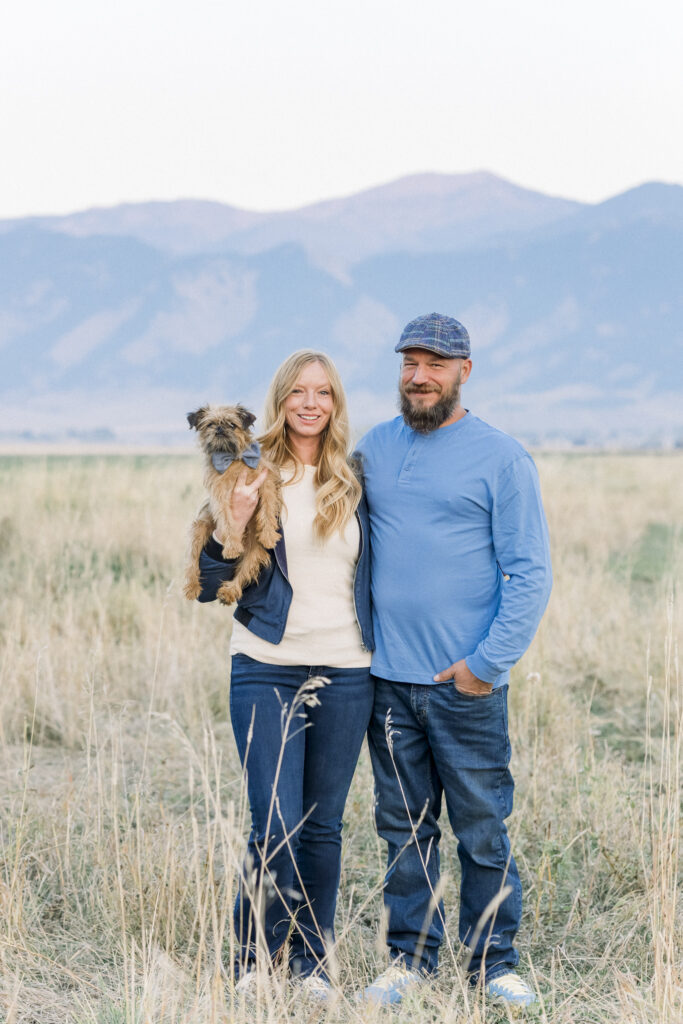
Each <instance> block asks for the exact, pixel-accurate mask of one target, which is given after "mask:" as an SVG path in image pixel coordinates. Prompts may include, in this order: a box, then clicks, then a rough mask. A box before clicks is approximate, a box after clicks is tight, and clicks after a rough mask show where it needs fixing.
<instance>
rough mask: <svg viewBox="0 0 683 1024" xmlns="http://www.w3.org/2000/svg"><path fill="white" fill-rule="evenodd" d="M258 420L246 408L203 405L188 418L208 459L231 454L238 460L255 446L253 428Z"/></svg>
mask: <svg viewBox="0 0 683 1024" xmlns="http://www.w3.org/2000/svg"><path fill="white" fill-rule="evenodd" d="M255 419H256V417H255V416H254V415H253V414H252V413H250V412H249V411H248V410H247V409H245V408H244V406H242V405H203V406H202V407H201V409H197V411H196V412H189V413H188V414H187V422H188V423H189V424H190V429H194V430H196V431H197V433H198V435H199V443H200V444H201V446H202V449H203V450H204V451H205V452H206V453H207V454H208V455H212V454H213V453H214V452H227V454H228V455H234V456H238V455H239V454H240V453H241V452H243V451H244V450H245V448H248V447H249V445H250V444H251V441H252V435H251V430H250V427H251V425H252V423H253V422H254V421H255Z"/></svg>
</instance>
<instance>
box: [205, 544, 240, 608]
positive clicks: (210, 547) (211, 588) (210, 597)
mask: <svg viewBox="0 0 683 1024" xmlns="http://www.w3.org/2000/svg"><path fill="white" fill-rule="evenodd" d="M236 566H237V559H236V558H223V554H222V548H221V545H220V544H219V543H218V541H217V540H216V539H215V538H214V537H211V539H210V540H209V542H208V543H207V544H206V546H205V547H204V550H203V551H202V553H201V554H200V556H199V582H200V584H201V587H202V589H201V593H200V595H199V597H198V598H197V600H198V601H200V602H202V603H206V602H208V601H215V600H216V595H217V594H218V588H219V587H220V585H221V583H225V581H226V580H231V579H232V578H233V577H234V575H235V568H236Z"/></svg>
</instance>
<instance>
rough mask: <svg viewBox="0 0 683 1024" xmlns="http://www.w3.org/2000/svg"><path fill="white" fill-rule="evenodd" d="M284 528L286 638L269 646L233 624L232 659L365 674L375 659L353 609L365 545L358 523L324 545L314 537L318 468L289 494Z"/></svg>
mask: <svg viewBox="0 0 683 1024" xmlns="http://www.w3.org/2000/svg"><path fill="white" fill-rule="evenodd" d="M282 495H283V510H282V527H283V530H284V537H285V545H286V549H287V575H288V577H289V582H290V583H291V585H292V591H293V596H292V603H291V606H290V609H289V614H288V616H287V625H286V626H285V633H284V636H283V638H282V640H281V642H280V643H279V644H271V643H268V641H267V640H262V639H261V638H260V637H258V636H255V635H254V634H253V633H250V632H249V630H248V629H247V628H246V626H243V625H242V624H241V623H240V622H237V621H233V627H232V641H231V645H230V653H231V654H247V655H248V656H249V657H250V658H254V659H255V660H256V661H262V662H265V663H266V664H268V665H315V666H323V665H329V666H330V668H364V667H366V666H368V665H369V664H370V653H369V652H368V651H364V650H363V649H362V646H361V636H360V628H359V626H358V623H357V621H356V613H355V609H354V604H353V575H354V570H355V567H356V560H357V558H358V545H359V542H360V536H359V527H358V523H357V521H356V518H355V516H354V518H353V519H352V520H351V521H350V522H349V523H347V525H346V529H345V530H344V533H343V535H342V534H340V533H339V532H337V533H335V534H333V535H332V537H330V538H328V540H326V541H325V542H324V543H321V542H320V541H318V540H316V538H315V537H314V534H313V519H314V518H315V466H304V467H303V476H302V477H301V478H300V479H299V480H297V481H296V482H295V483H293V484H289V485H288V486H286V487H284V488H283V491H282Z"/></svg>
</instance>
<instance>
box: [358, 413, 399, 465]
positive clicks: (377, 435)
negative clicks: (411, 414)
mask: <svg viewBox="0 0 683 1024" xmlns="http://www.w3.org/2000/svg"><path fill="white" fill-rule="evenodd" d="M403 431H404V422H403V417H402V416H395V417H394V419H393V420H384V421H383V422H382V423H377V424H376V425H375V426H374V427H371V428H370V430H368V431H367V433H365V434H363V436H362V437H361V439H360V441H359V442H358V444H357V445H356V450H357V451H358V452H359V453H360V454H361V455H367V454H369V452H371V451H372V450H373V449H374V448H375V447H376V446H378V445H382V444H387V443H390V442H391V441H392V440H394V439H395V438H397V437H399V436H400V435H401V434H402V433H403Z"/></svg>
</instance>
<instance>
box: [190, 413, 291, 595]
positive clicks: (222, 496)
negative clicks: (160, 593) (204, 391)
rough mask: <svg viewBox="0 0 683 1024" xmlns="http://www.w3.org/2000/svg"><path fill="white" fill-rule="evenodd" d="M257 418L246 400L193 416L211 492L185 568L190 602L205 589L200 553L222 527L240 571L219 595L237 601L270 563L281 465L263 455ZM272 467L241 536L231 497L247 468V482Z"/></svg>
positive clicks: (225, 553) (192, 424) (199, 515)
mask: <svg viewBox="0 0 683 1024" xmlns="http://www.w3.org/2000/svg"><path fill="white" fill-rule="evenodd" d="M255 419H256V417H255V416H253V415H252V414H251V413H250V412H248V410H247V409H245V408H244V407H243V406H241V405H204V406H202V407H201V409H197V411H196V412H190V413H188V415H187V421H188V423H189V424H190V428H191V429H192V428H194V429H195V430H196V431H197V433H198V435H199V444H200V447H201V448H202V450H203V452H204V454H205V456H206V469H205V472H204V486H205V487H206V490H207V492H208V496H207V498H206V500H205V502H204V504H203V505H202V507H201V508H200V509H199V512H198V513H197V518H196V519H195V520H194V522H193V523H192V526H191V528H190V552H189V557H188V565H187V570H186V573H185V586H184V588H183V591H184V594H185V597H187V598H188V600H190V601H194V600H195V598H197V597H198V596H199V594H200V593H201V584H200V582H199V556H200V554H201V552H202V549H203V548H204V546H205V544H206V543H207V541H208V540H209V538H210V537H211V535H212V534H213V532H214V530H217V531H218V533H219V534H220V536H222V537H224V538H225V543H224V546H223V557H224V558H239V562H238V564H237V569H236V572H235V576H234V578H233V579H232V580H230V581H228V582H225V583H222V584H221V586H220V587H219V590H218V597H219V599H220V600H221V601H223V603H224V604H234V603H235V601H237V600H239V598H240V597H241V595H242V590H243V589H244V587H245V586H246V585H247V584H248V583H251V582H252V581H253V580H255V579H256V578H257V576H258V574H259V572H260V571H261V569H262V567H263V566H264V565H267V564H268V560H269V555H268V552H267V551H266V548H272V547H274V546H275V544H276V543H277V541H278V540H279V539H280V534H279V533H278V520H279V517H280V505H281V502H280V476H279V473H278V471H277V469H276V468H275V467H274V466H273V465H271V464H270V463H269V462H267V461H266V460H265V459H262V458H261V453H260V448H259V445H258V442H257V441H254V438H253V435H252V433H251V430H250V428H251V425H252V424H253V422H254V420H255ZM264 466H265V467H267V468H268V470H269V472H268V476H267V477H266V479H265V480H264V481H263V483H262V484H261V486H260V488H259V500H258V505H257V506H256V511H255V513H254V515H253V516H252V517H251V519H250V520H249V522H248V524H247V528H246V530H245V531H244V538H241V537H238V536H237V534H236V531H235V527H234V524H233V521H232V511H231V505H230V500H231V497H232V492H233V490H234V488H235V485H236V483H237V480H238V477H239V476H240V473H242V471H243V470H244V469H245V468H246V470H247V480H246V482H247V483H251V481H252V480H253V479H254V478H255V477H256V476H258V474H259V473H260V472H261V470H262V469H263V468H264Z"/></svg>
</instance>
